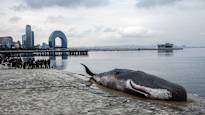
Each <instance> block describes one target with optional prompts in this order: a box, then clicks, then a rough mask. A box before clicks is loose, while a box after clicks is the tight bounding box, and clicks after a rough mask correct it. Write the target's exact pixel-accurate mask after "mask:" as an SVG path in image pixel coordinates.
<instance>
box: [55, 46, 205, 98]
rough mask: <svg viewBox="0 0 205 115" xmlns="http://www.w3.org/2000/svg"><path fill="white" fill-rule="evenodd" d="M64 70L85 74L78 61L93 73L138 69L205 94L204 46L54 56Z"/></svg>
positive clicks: (191, 90) (57, 63)
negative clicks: (64, 58)
mask: <svg viewBox="0 0 205 115" xmlns="http://www.w3.org/2000/svg"><path fill="white" fill-rule="evenodd" d="M55 62H56V65H57V66H59V67H61V68H64V71H69V72H74V73H82V74H86V73H85V71H84V68H83V67H82V66H81V65H80V63H84V64H86V65H87V66H88V67H89V68H90V69H91V70H92V71H93V72H95V73H100V72H105V71H109V70H111V69H114V68H125V69H133V70H141V71H145V72H147V73H150V74H154V75H157V76H159V77H161V78H164V79H166V80H169V81H172V82H175V83H178V84H181V85H182V86H184V87H185V88H186V90H187V91H188V92H189V93H193V94H198V95H199V96H202V97H205V49H203V48H193V49H191V48H190V49H184V50H179V51H173V52H158V51H120V52H89V56H85V57H68V59H67V60H63V61H62V60H61V59H60V58H59V57H58V58H57V59H56V61H55Z"/></svg>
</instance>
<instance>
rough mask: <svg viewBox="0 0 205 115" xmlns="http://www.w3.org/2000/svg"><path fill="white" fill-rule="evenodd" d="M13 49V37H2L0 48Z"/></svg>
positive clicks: (0, 38)
mask: <svg viewBox="0 0 205 115" xmlns="http://www.w3.org/2000/svg"><path fill="white" fill-rule="evenodd" d="M12 47H13V38H12V37H11V36H5V37H0V48H1V49H10V48H12Z"/></svg>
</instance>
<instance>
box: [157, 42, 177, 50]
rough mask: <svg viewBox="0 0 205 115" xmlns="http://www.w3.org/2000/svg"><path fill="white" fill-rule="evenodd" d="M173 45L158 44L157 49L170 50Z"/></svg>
mask: <svg viewBox="0 0 205 115" xmlns="http://www.w3.org/2000/svg"><path fill="white" fill-rule="evenodd" d="M173 47H174V44H170V43H165V44H158V49H172V48H173Z"/></svg>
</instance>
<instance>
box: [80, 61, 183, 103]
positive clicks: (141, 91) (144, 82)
mask: <svg viewBox="0 0 205 115" xmlns="http://www.w3.org/2000/svg"><path fill="white" fill-rule="evenodd" d="M82 65H83V66H84V67H85V70H86V73H87V74H88V75H90V76H91V79H93V80H95V81H96V82H97V83H98V84H100V85H103V86H105V87H108V88H111V89H115V90H118V91H122V92H125V93H128V94H131V95H135V96H140V97H145V98H151V99H159V100H170V101H187V92H186V90H185V88H184V87H182V86H180V85H178V84H175V83H172V82H169V81H167V80H164V79H162V78H159V77H157V76H155V75H151V74H148V73H145V72H143V71H134V70H129V69H113V70H111V71H108V72H103V73H99V74H96V73H93V72H91V71H90V69H89V68H88V67H87V66H86V65H84V64H82Z"/></svg>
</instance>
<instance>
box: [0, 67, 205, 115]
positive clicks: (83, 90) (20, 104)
mask: <svg viewBox="0 0 205 115" xmlns="http://www.w3.org/2000/svg"><path fill="white" fill-rule="evenodd" d="M86 80H88V79H87V78H86V77H85V76H81V75H77V74H74V73H68V72H63V71H58V70H39V69H37V70H35V69H34V70H24V69H4V70H1V69H0V114H1V115H5V114H9V115H18V114H29V115H36V114H38V115H68V114H82V115H85V114H89V115H95V114H98V115H100V114H126V115H129V114H130V115H133V114H146V115H149V114H152V115H153V114H156V115H160V114H161V115H181V114H186V115H193V114H199V115H200V114H205V99H204V98H202V97H197V96H192V95H189V99H188V102H186V103H177V102H166V101H157V100H149V99H141V98H137V97H133V96H130V95H126V94H123V93H120V92H117V91H113V90H110V89H106V88H104V87H101V86H98V85H95V84H93V85H92V86H90V87H87V84H88V82H87V81H86Z"/></svg>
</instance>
